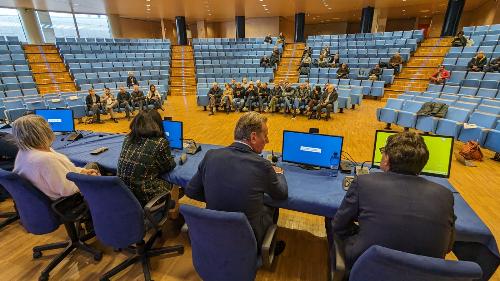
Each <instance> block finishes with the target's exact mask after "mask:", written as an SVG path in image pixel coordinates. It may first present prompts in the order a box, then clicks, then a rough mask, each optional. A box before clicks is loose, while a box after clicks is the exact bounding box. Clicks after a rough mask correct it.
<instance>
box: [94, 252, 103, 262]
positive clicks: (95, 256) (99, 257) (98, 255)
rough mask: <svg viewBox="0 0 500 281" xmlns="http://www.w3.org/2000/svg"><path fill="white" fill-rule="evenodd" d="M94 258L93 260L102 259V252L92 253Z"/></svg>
mask: <svg viewBox="0 0 500 281" xmlns="http://www.w3.org/2000/svg"><path fill="white" fill-rule="evenodd" d="M94 260H95V261H100V260H102V253H99V254H97V255H94Z"/></svg>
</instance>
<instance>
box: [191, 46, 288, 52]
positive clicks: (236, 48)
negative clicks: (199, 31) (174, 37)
mask: <svg viewBox="0 0 500 281" xmlns="http://www.w3.org/2000/svg"><path fill="white" fill-rule="evenodd" d="M193 49H194V51H195V53H196V52H199V51H233V52H234V51H245V50H247V51H250V50H252V51H270V50H273V45H269V44H237V45H194V46H193ZM279 49H281V48H279Z"/></svg>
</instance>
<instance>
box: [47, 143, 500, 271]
mask: <svg viewBox="0 0 500 281" xmlns="http://www.w3.org/2000/svg"><path fill="white" fill-rule="evenodd" d="M84 135H85V137H84V138H83V139H81V140H78V141H75V142H72V143H70V142H67V141H63V140H61V139H63V138H64V136H58V137H57V139H56V141H55V142H54V145H53V147H54V149H55V150H57V151H59V152H60V153H63V154H65V155H67V156H68V157H69V158H70V159H71V160H72V161H73V162H74V163H75V164H76V165H82V166H83V165H85V164H86V163H88V162H98V163H99V164H100V165H101V166H102V167H103V168H104V169H105V170H108V171H111V172H113V171H116V168H117V163H118V157H119V155H120V151H121V146H122V142H123V139H124V136H123V135H121V134H107V133H84ZM102 146H106V147H108V148H109V150H108V151H106V152H104V153H102V154H100V155H90V151H92V150H94V149H96V148H99V147H102ZM201 146H202V151H201V152H200V153H198V154H196V155H188V161H187V162H186V163H185V164H184V165H183V166H179V165H178V166H177V167H176V168H175V169H174V170H173V171H172V172H170V173H168V174H165V175H163V177H164V178H165V179H166V180H167V181H169V182H170V183H172V184H175V185H178V186H180V187H185V186H186V185H187V183H188V182H189V180H190V179H191V177H192V176H193V175H194V174H195V172H196V170H197V168H198V164H199V163H200V161H201V160H202V159H203V157H204V155H205V153H206V151H207V150H210V149H214V148H219V147H220V146H214V145H204V144H202V145H201ZM173 154H174V156H175V157H176V159H178V158H179V156H180V154H181V152H180V151H176V150H174V151H173ZM279 165H280V166H281V167H283V168H284V170H285V177H286V179H287V182H288V199H287V200H283V201H274V200H272V199H271V198H269V197H268V198H266V204H269V205H271V206H274V207H278V208H284V209H289V210H294V211H299V212H304V213H309V214H314V215H318V216H323V217H325V227H326V230H327V236H328V241H329V244H331V231H330V227H329V225H330V223H331V220H332V218H333V216H334V215H335V213H336V211H337V209H338V207H339V206H340V203H341V201H342V199H343V198H344V195H345V191H344V190H343V189H342V187H341V186H342V185H341V183H342V180H343V178H344V175H342V174H339V175H338V176H337V177H332V176H331V174H330V171H328V170H304V169H302V168H300V167H298V166H296V165H293V164H288V163H279ZM427 178H428V179H430V180H432V181H434V182H437V183H439V184H442V185H443V186H445V187H447V188H448V189H450V190H451V191H452V192H453V194H454V197H455V215H456V216H457V221H456V225H455V226H456V242H455V245H454V248H453V252H454V254H455V255H456V256H457V257H458V258H459V259H461V260H470V261H474V262H476V263H478V264H479V265H480V266H481V268H482V269H483V275H484V276H483V279H482V280H488V279H489V278H490V277H491V276H492V275H493V274H494V273H495V270H496V269H497V267H498V265H499V264H500V254H499V251H498V247H497V244H496V241H495V238H494V237H493V234H492V233H491V231H490V230H489V229H488V227H487V226H486V225H485V224H484V223H483V222H482V221H481V219H480V218H479V217H478V216H477V215H476V213H475V212H474V211H473V210H472V209H471V208H470V207H469V205H468V204H467V202H465V200H464V199H463V198H462V196H461V195H460V194H459V193H458V192H457V191H456V190H455V189H454V188H453V187H452V186H451V185H450V183H449V182H448V180H446V179H442V178H434V177H427Z"/></svg>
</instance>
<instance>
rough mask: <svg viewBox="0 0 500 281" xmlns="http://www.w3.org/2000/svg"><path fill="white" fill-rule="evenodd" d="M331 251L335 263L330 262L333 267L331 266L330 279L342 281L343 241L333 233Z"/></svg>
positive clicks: (343, 265) (344, 272) (343, 268)
mask: <svg viewBox="0 0 500 281" xmlns="http://www.w3.org/2000/svg"><path fill="white" fill-rule="evenodd" d="M331 251H332V252H331V253H330V255H331V257H332V258H333V257H334V258H335V264H332V266H334V268H332V271H333V278H332V279H333V281H342V280H343V279H344V275H345V274H346V266H345V253H344V247H343V242H342V240H341V239H340V238H339V237H338V236H337V235H336V234H333V247H332V249H331Z"/></svg>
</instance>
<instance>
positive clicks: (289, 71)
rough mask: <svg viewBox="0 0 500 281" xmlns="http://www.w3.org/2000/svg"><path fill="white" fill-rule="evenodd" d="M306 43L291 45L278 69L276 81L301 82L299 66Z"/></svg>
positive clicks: (288, 46)
mask: <svg viewBox="0 0 500 281" xmlns="http://www.w3.org/2000/svg"><path fill="white" fill-rule="evenodd" d="M304 48H305V44H304V43H289V44H286V45H285V50H284V51H283V55H282V56H281V60H280V62H279V64H278V68H277V69H276V72H275V74H274V81H275V83H276V82H279V81H288V82H291V83H298V82H299V66H300V61H301V59H302V54H303V53H304Z"/></svg>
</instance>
